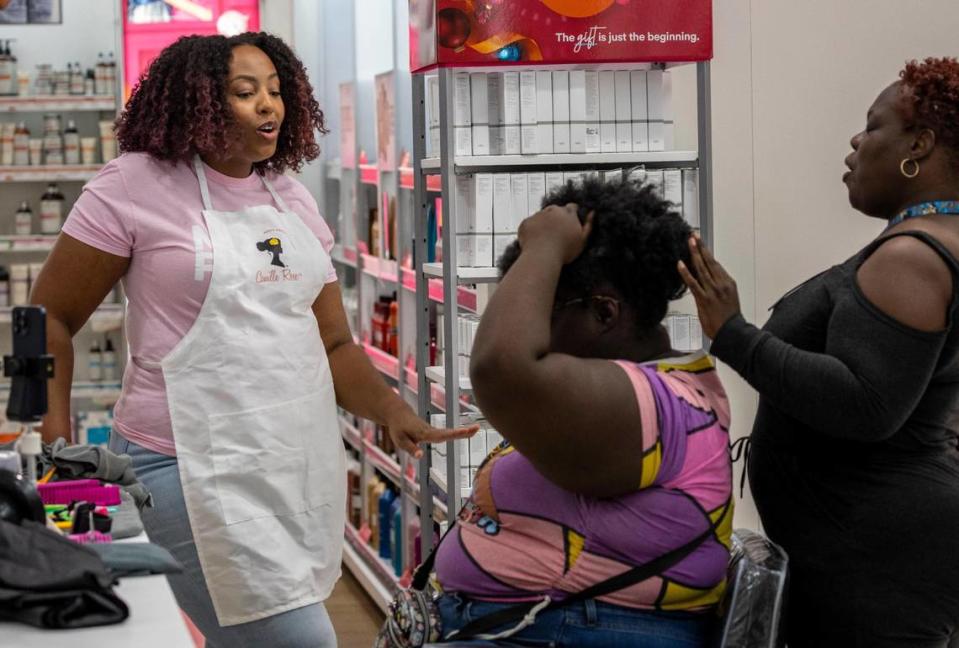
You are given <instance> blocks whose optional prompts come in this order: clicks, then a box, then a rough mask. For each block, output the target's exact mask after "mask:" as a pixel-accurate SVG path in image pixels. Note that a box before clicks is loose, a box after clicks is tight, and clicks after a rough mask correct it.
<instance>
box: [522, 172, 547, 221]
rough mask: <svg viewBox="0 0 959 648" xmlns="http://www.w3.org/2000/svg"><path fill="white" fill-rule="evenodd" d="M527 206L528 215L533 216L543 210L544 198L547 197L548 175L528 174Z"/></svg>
mask: <svg viewBox="0 0 959 648" xmlns="http://www.w3.org/2000/svg"><path fill="white" fill-rule="evenodd" d="M526 191H527V201H528V202H527V206H526V213H527V214H529V215H530V216H532V215H533V214H535V213H536V212H538V211H539V210H540V209H542V208H543V198H545V197H546V174H545V173H527V174H526Z"/></svg>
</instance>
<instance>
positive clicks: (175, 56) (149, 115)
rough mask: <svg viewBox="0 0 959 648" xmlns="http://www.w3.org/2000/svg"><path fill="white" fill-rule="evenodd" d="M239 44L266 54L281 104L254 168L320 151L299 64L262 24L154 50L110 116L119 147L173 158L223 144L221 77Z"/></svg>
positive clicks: (227, 134) (228, 127)
mask: <svg viewBox="0 0 959 648" xmlns="http://www.w3.org/2000/svg"><path fill="white" fill-rule="evenodd" d="M238 45H253V46H254V47H258V48H259V49H261V50H263V52H264V53H265V54H266V55H267V56H269V57H270V60H271V61H272V62H273V65H274V66H275V67H276V72H277V74H278V75H279V78H280V95H281V96H282V97H283V104H284V107H285V111H286V116H285V117H284V119H283V124H282V125H281V126H280V135H279V139H278V140H277V147H276V153H274V154H273V157H271V158H270V159H268V160H264V161H262V162H257V163H256V164H254V165H253V167H254V169H255V170H256V172H257V173H260V174H263V173H264V172H266V171H273V172H276V173H282V172H283V171H285V170H286V169H293V170H294V171H299V170H300V168H301V167H302V166H303V162H308V161H310V160H314V159H316V157H317V156H319V154H320V147H319V145H318V144H317V143H316V133H317V132H320V133H325V132H326V129H325V128H324V124H323V112H322V111H321V110H320V107H319V104H317V102H316V99H314V98H313V87H312V86H311V85H310V81H309V78H308V77H307V75H306V70H305V69H304V67H303V63H301V62H300V60H299V59H298V58H297V57H296V55H295V54H294V53H293V51H292V50H291V49H290V48H289V47H288V46H287V45H286V43H284V42H283V41H282V40H280V39H279V38H277V37H276V36H271V35H270V34H266V33H263V32H258V33H254V32H248V33H245V34H240V35H238V36H232V37H230V38H227V37H225V36H184V37H182V38H180V39H179V40H177V41H176V42H175V43H173V44H172V45H170V46H169V47H167V48H166V49H164V50H163V51H162V52H160V55H159V56H158V57H157V58H156V59H155V60H154V61H153V63H152V64H151V65H150V68H149V69H148V70H147V71H146V73H145V74H143V76H141V77H140V80H139V81H138V82H137V85H136V87H135V88H134V89H133V95H132V96H131V97H130V100H129V101H128V102H127V105H126V107H125V108H124V110H123V114H121V115H120V118H119V119H118V120H117V124H116V132H117V141H118V142H119V144H120V150H121V151H122V152H143V153H149V154H150V155H152V156H153V157H155V158H157V159H160V160H170V161H174V162H177V161H184V160H189V159H190V158H191V157H192V156H193V154H194V153H199V154H200V155H217V154H221V153H222V152H223V151H228V150H229V149H230V148H231V147H232V144H233V142H232V135H231V133H232V132H233V129H234V127H235V122H234V119H233V113H232V111H231V110H230V107H229V104H228V103H227V99H226V82H227V78H228V75H229V71H230V58H231V56H232V52H233V48H234V47H237V46H238Z"/></svg>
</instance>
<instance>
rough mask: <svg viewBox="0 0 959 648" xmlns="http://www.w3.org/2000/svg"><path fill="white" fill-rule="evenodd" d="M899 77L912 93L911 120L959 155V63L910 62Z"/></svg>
mask: <svg viewBox="0 0 959 648" xmlns="http://www.w3.org/2000/svg"><path fill="white" fill-rule="evenodd" d="M899 77H900V78H901V79H902V83H903V85H905V86H906V87H907V88H908V89H909V92H908V93H907V94H906V95H905V96H906V101H907V105H908V106H909V107H910V108H911V109H912V114H911V115H906V116H905V117H906V118H907V120H908V121H911V122H913V123H914V124H915V125H916V126H918V127H919V128H928V129H930V130H932V131H933V132H934V133H935V134H936V141H937V142H942V143H943V144H944V145H945V146H947V147H949V148H950V149H952V151H953V152H954V153H956V154H957V155H959V62H957V61H956V59H955V58H952V57H945V58H927V59H925V60H924V61H923V62H922V63H919V62H918V61H909V62H908V63H906V67H905V68H904V69H903V70H902V72H900V73H899Z"/></svg>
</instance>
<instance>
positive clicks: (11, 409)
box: [4, 306, 53, 423]
mask: <svg viewBox="0 0 959 648" xmlns="http://www.w3.org/2000/svg"><path fill="white" fill-rule="evenodd" d="M12 329H13V355H12V356H7V357H5V358H4V374H5V375H7V376H10V377H11V378H12V382H11V385H10V400H9V401H8V402H7V418H8V419H9V420H11V421H20V422H23V423H37V422H39V421H40V419H42V418H43V415H44V414H46V413H47V380H48V379H49V378H52V377H53V359H52V358H50V356H48V355H47V311H46V309H45V308H43V307H42V306H18V307H16V308H14V309H13V322H12Z"/></svg>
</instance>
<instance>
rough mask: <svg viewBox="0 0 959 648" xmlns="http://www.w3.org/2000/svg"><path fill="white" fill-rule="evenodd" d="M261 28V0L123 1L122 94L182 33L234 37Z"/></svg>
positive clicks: (184, 34)
mask: <svg viewBox="0 0 959 648" xmlns="http://www.w3.org/2000/svg"><path fill="white" fill-rule="evenodd" d="M259 29H260V3H259V1H258V0H145V1H139V0H123V70H124V73H123V76H124V78H123V96H124V99H126V98H128V97H129V96H130V92H131V91H132V90H133V86H134V85H136V82H137V80H138V79H139V78H140V75H141V74H143V73H144V72H145V71H146V70H147V68H149V67H150V63H152V62H153V59H155V58H156V57H157V55H158V54H159V53H160V52H161V51H163V48H165V47H166V46H167V45H170V44H171V43H173V42H174V41H175V40H176V39H178V38H180V37H181V36H190V35H194V34H199V35H213V34H222V35H224V36H232V35H234V34H240V33H242V32H245V31H258V30H259Z"/></svg>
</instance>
